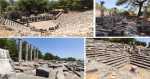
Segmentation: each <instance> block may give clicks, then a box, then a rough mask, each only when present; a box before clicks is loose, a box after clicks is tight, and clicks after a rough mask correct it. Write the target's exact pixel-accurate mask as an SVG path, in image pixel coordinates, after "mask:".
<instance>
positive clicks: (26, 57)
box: [25, 41, 28, 61]
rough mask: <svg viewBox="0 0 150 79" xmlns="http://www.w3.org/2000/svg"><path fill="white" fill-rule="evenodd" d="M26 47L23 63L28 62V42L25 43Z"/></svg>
mask: <svg viewBox="0 0 150 79" xmlns="http://www.w3.org/2000/svg"><path fill="white" fill-rule="evenodd" d="M25 43H26V46H25V61H28V42H27V41H25Z"/></svg>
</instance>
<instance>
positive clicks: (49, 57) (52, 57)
mask: <svg viewBox="0 0 150 79" xmlns="http://www.w3.org/2000/svg"><path fill="white" fill-rule="evenodd" d="M44 59H45V60H54V59H55V58H54V55H52V54H51V53H48V52H47V53H45V55H44Z"/></svg>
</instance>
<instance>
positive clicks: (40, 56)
mask: <svg viewBox="0 0 150 79" xmlns="http://www.w3.org/2000/svg"><path fill="white" fill-rule="evenodd" d="M38 58H39V59H43V55H42V52H41V51H40V50H38Z"/></svg>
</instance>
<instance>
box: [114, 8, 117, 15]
mask: <svg viewBox="0 0 150 79" xmlns="http://www.w3.org/2000/svg"><path fill="white" fill-rule="evenodd" d="M116 10H117V8H116V7H114V16H115V17H116Z"/></svg>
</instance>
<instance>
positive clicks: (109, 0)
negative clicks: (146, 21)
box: [95, 0, 146, 12]
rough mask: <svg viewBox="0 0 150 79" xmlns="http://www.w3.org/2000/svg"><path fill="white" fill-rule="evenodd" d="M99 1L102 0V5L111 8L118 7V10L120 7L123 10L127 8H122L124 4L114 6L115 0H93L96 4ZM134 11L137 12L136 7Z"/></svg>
mask: <svg viewBox="0 0 150 79" xmlns="http://www.w3.org/2000/svg"><path fill="white" fill-rule="evenodd" d="M100 1H104V2H105V4H104V6H105V7H106V8H113V7H116V8H118V9H119V10H120V9H125V10H127V9H126V8H124V7H125V6H126V4H124V5H120V6H116V2H117V0H95V2H97V3H98V4H100ZM145 3H146V2H145ZM136 12H138V8H137V11H136Z"/></svg>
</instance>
